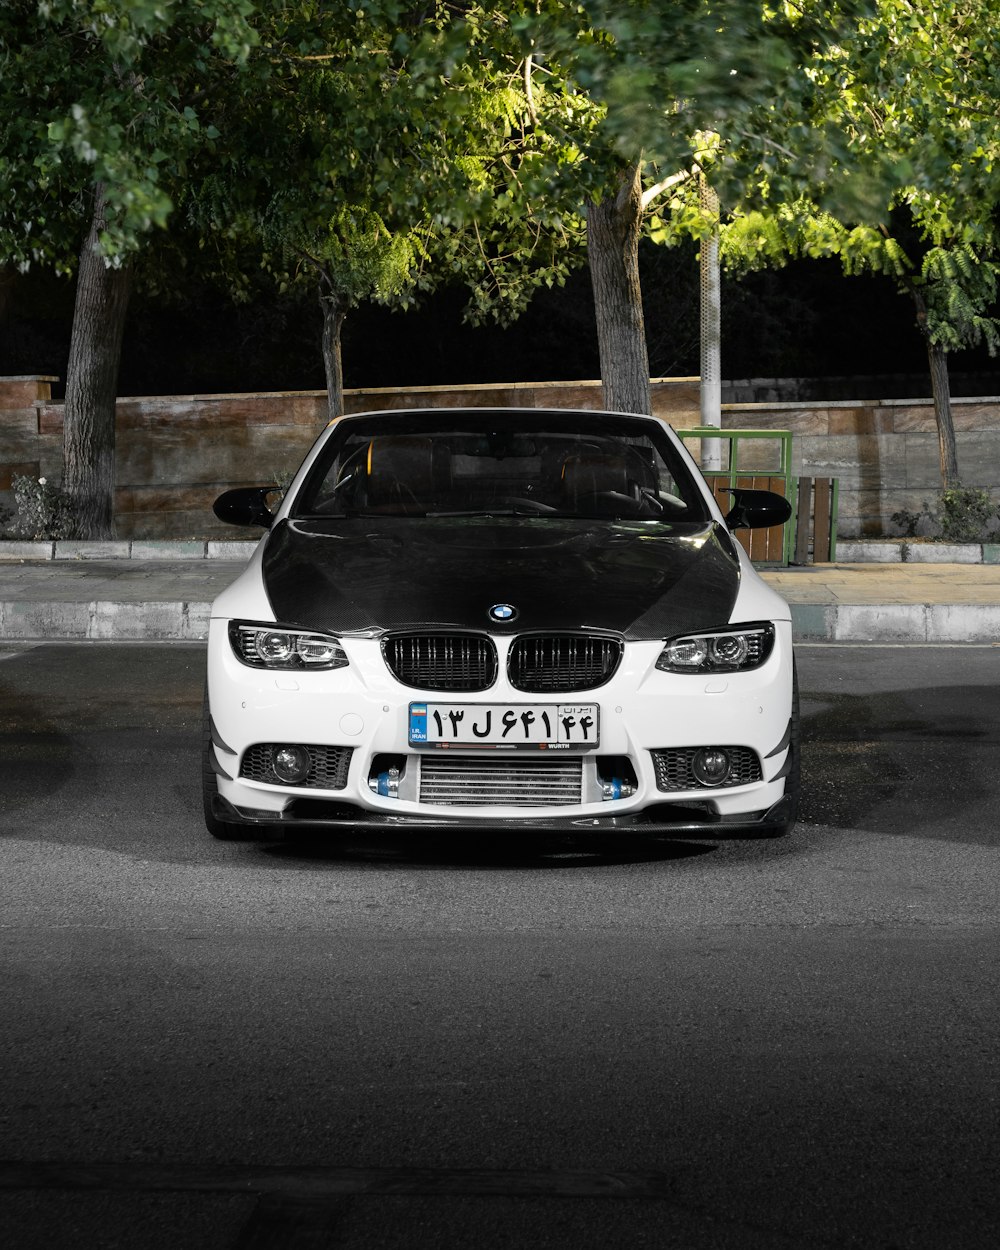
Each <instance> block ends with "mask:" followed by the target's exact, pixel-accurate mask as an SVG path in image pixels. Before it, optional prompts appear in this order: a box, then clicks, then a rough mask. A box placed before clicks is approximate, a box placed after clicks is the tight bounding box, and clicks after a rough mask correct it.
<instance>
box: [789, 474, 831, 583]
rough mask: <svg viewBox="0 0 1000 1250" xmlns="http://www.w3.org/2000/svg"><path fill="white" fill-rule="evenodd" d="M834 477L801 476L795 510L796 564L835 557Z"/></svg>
mask: <svg viewBox="0 0 1000 1250" xmlns="http://www.w3.org/2000/svg"><path fill="white" fill-rule="evenodd" d="M837 488H838V479H837V478H835V477H815V478H814V477H800V478H799V489H798V505H797V508H796V513H795V561H794V562H795V563H796V564H827V563H830V562H832V561H834V560H836V558H837Z"/></svg>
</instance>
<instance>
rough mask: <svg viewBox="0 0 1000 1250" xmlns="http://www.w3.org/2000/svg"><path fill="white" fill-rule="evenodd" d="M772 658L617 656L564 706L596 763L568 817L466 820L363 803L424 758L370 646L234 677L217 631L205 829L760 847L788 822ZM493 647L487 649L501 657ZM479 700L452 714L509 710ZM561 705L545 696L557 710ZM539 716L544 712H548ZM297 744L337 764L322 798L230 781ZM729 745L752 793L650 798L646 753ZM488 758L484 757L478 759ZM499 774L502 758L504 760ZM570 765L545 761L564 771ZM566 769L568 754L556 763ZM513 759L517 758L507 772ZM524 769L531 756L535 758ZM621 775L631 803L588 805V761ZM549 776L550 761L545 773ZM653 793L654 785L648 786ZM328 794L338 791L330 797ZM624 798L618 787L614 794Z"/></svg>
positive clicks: (488, 810)
mask: <svg viewBox="0 0 1000 1250" xmlns="http://www.w3.org/2000/svg"><path fill="white" fill-rule="evenodd" d="M775 630H776V638H775V646H774V649H773V651H772V654H771V656H770V657H769V659H768V660H767V662H766V663H765V664H764V665H762V666H761V667H760V668H759V669H755V670H752V671H749V672H745V673H734V674H724V675H719V674H716V675H708V676H706V675H701V676H696V675H693V674H670V673H663V672H660V671H658V670H657V669H656V667H655V664H656V659H657V657H658V655H659V653H660V651H661V649H662V644H660V643H658V642H655V641H653V642H641V643H629V644H628V645H627V646H626V648H625V655H624V657H623V660H622V663H621V665H620V667H619V669H618V671H617V672H616V673H615V676H614V677H613V678H612V680H611V681H610V682H608V683H607V684H606V685H604V686H602V687H600V688H598V689H597V690H595V691H592V692H588V693H587V694H586V695H573V696H569V697H570V698H572V699H574V700H578V701H580V702H583V701H586V702H588V703H594V702H596V703H598V704H599V706H600V726H601V740H600V746H599V748H598V749H597V750H596V751H595V752H593V753H588V754H586V755H585V756H584V757H583V765H582V775H583V780H584V784H583V786H582V790H581V801H580V802H565V801H563V802H561V803H560V804H559V805H552V806H550V805H546V804H544V803H542V804H539V805H537V806H535V805H532V806H525V805H519V804H515V803H497V804H492V805H490V804H484V803H483V802H482V801H479V802H477V803H476V804H475V805H472V806H460V805H455V804H454V803H434V802H427V801H421V800H420V797H419V792H418V790H417V788H416V787H415V785H413V784H410V785H409V786H403V787H402V788H401V790H400V792H398V793H396V794H395V795H392V794H388V793H382V794H380V793H377V792H375V791H374V790H373V788H372V787H373V780H372V779H373V777H374V776H375V774H376V773H377V772H378V769H379V768H380V767H382V766H383V765H382V764H380V763H379V761H385V760H387V759H391V760H397V761H398V760H400V759H402V760H403V761H404V762H405V769H406V771H411V770H412V771H411V778H412V775H414V774H415V775H416V776H419V775H420V773H421V771H422V765H421V757H422V756H426V755H427V754H433V755H437V756H438V757H439V758H440V754H441V753H440V752H429V753H428V752H426V751H422V750H421V749H419V748H413V747H411V746H410V745H409V744H408V740H407V723H408V707H409V704H410V703H411V702H412V701H415V700H420V699H422V698H428V697H431V696H428V695H427V694H426V692H422V691H417V690H413V689H411V688H409V687H406V686H403V685H401V684H400V683H399V682H397V681H396V680H395V678H394V677H393V676H392V675H391V673H390V672H389V670H388V669H387V667H386V665H385V663H384V661H383V658H382V654H381V649H380V646H379V642H378V640H377V639H370V638H350V637H346V638H343V639H342V644H343V646H344V649H345V651H346V652H347V653H348V657H349V660H350V664H349V666H348V667H346V668H341V669H336V670H332V671H328V672H278V671H272V670H260V669H253V668H249V667H248V666H246V665H244V664H242V663H240V661H239V660H237V659H236V657H235V656H234V655H233V652H232V649H231V647H230V644H229V640H228V620H227V619H225V618H218V619H214V620H213V621H212V625H211V628H210V632H209V661H208V666H209V669H208V671H209V679H208V691H209V706H210V711H211V718H212V746H211V748H210V751H211V758H210V763H211V767H212V769H213V771H214V772H215V774H216V778H217V785H218V796H217V797H216V798H214V799H213V808H214V812H215V815H216V817H217V818H218V819H219V820H222V821H224V822H226V823H228V824H231V825H239V826H245V827H246V828H247V829H248V831H249V830H251V829H252V828H254V827H260V828H266V827H280V828H284V829H292V828H315V829H327V830H331V831H334V830H338V829H341V830H344V829H359V828H370V829H394V830H400V829H410V830H413V831H415V832H416V831H421V830H423V831H432V830H440V831H448V830H452V831H459V830H470V829H471V830H483V831H487V830H491V829H500V830H504V831H515V830H518V831H539V832H558V833H570V834H573V833H580V834H583V833H586V834H602V833H607V834H612V835H613V834H615V833H643V834H650V835H667V836H678V835H680V836H685V837H691V836H701V837H710V838H722V837H729V836H740V837H745V836H748V835H750V836H753V835H756V836H769V835H770V834H773V833H777V832H781V831H782V830H783V828H784V827H785V826H786V821H787V817H788V806H789V803H788V800H787V798H786V795H785V777H786V775H787V771H788V762H789V755H788V740H789V723H790V716H791V703H792V660H791V630H790V625H789V623H788V622H786V621H785V622H783V621H778V622H776V623H775ZM503 641H504V640H499V639H498V644H500V645H502V643H503ZM500 672H501V676H500V677H499V678H498V680H497V683H496V685H495V686H494V687H493V688H491V689H490V691H489V692H487V693H486V694H485V695H468V696H466V695H463V696H461V701H462V702H465V703H475V702H484V703H486V702H492V703H496V702H498V701H504V700H506V701H510V702H515V703H523V702H525V698H526V697H525V695H524V694H523V693H521V692H518V691H515V690H513V689H511V688H510V687H507V686H506V685H505V679H504V678H503V676H502V674H503V672H504V667H503V665H501V669H500ZM566 698H567V696H559V698H558V701H565V699H566ZM553 701H555V700H553ZM280 742H287V743H299V744H308V745H316V746H319V745H321V746H322V747H324V748H335V749H336V748H339V749H343V750H344V751H345V752H349V761H350V762H349V765H348V766H347V768H346V771H345V774H344V776H343V778H338V782H337V787H336V788H335V789H323V788H317V787H316V786H315V785H312V786H296V785H282V784H280V783H277V782H275V781H273V780H268V779H260V778H259V776H258V777H257V778H253V777H247V776H241V767H242V764H243V760H244V756H245V754H246V752H247V751H248V750H249V749H250V748H251V747H254V746H256V745H258V744H261V743H280ZM720 744H735V745H738V746H739V747H741V748H747V749H749V750H750V751H752V752H753V753H755V755H756V756H757V758H758V759H759V761H760V765H761V768H760V777H759V780H754V781H751V782H749V783H747V784H740V785H734V786H725V787H721V788H701V787H696V788H691V789H682V790H675V791H671V792H666V791H664V790H663V789H661V788H660V787H659V785H658V775H657V771H656V767H655V764H654V756H653V753H654V752H657V751H664V750H670V749H675V748H685V747H691V746H707V745H720ZM447 754H448V755H449V757H450V758H451V759H455V760H457V759H460V758H462V757H466V758H467V759H468V760H469V761H470V764H472V763H473V762H474V761H475V760H476V758H477V756H478V758H479V759H481V758H482V757H483V753H474V752H473V753H469V752H464V751H462V750H453V751H449V752H448V753H447ZM486 754H488V755H490V756H492V757H494V758H496V756H497V753H496V752H488V753H486ZM504 754H505V755H507V756H508V758H511V756H510V755H508V753H504ZM569 754H570V753H562V752H560V753H559V756H560V757H561V758H562V759H565V758H566V756H567V755H569ZM572 754H573V755H574V756H575V754H576V753H575V752H574V753H572ZM518 756H519V757H520V758H524V757H523V756H520V753H518ZM535 758H536V759H537V756H536V757H535ZM608 759H615V760H626V761H628V763H629V765H630V767H631V769H632V770H633V773H634V792H633V793H622V794H621V796H620V797H618V796H616V797H614V798H610V799H609V798H606V797H604V796H603V795H602V787H601V785H600V784H598V783H599V782H600V777H599V773H600V772H601V769H602V767H603V765H602V763H601V761H602V760H604V761H606V760H608ZM554 763H555V760H553V764H554ZM661 780H662V779H661ZM341 781H342V784H341ZM629 788H631V787H629Z"/></svg>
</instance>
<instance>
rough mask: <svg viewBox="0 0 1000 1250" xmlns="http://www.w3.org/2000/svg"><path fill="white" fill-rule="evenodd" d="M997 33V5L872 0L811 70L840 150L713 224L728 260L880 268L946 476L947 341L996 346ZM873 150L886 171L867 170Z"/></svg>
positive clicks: (999, 266) (949, 446)
mask: <svg viewBox="0 0 1000 1250" xmlns="http://www.w3.org/2000/svg"><path fill="white" fill-rule="evenodd" d="M998 34H1000V15H998V14H997V12H995V11H993V10H992V9H991V8H990V6H986V7H985V8H984V6H982V5H980V4H978V3H974V2H973V0H946V2H942V3H937V2H936V0H935V3H933V4H931V3H929V2H928V0H881V3H880V4H879V6H878V11H877V13H876V14H875V15H874V16H873V17H872V18H871V19H870V20H868V21H865V22H862V23H860V24H859V26H858V29H857V32H856V39H855V40H854V42H853V43H849V44H847V45H845V46H843V47H838V48H836V49H834V50H832V51H831V54H830V56H829V57H828V59H827V60H826V61H825V62H822V61H821V62H819V63H818V64H817V66H816V67H815V69H814V73H815V76H816V79H817V83H818V86H819V88H820V90H819V93H818V97H817V98H818V99H819V100H821V101H822V107H823V109H824V110H825V116H826V118H827V120H828V121H832V122H836V123H838V124H839V125H840V126H841V127H842V129H843V131H844V133H845V135H847V136H848V138H849V141H850V148H849V151H848V153H847V156H848V159H847V160H843V159H841V160H840V161H839V162H835V163H831V164H830V165H829V166H828V167H827V168H825V169H824V170H823V176H822V177H820V178H817V180H816V182H815V184H814V185H813V186H812V187H810V188H809V193H808V194H807V195H800V196H798V197H795V198H793V199H792V200H790V201H788V202H785V203H780V202H778V203H776V204H775V205H774V207H773V208H771V209H770V210H769V211H764V212H762V211H760V210H754V211H750V212H737V213H735V214H734V216H733V219H732V220H731V222H730V223H729V224H728V227H727V228H726V231H725V241H724V253H725V255H726V257H727V259H728V261H729V263H730V265H731V266H734V267H736V268H741V267H743V268H746V267H753V266H757V267H759V266H761V265H763V264H779V265H780V264H781V263H783V262H784V260H785V259H786V258H787V257H789V256H796V255H799V256H801V255H805V256H837V257H839V258H840V260H841V263H842V264H843V267H844V271H845V273H847V274H858V273H881V274H885V275H888V276H889V277H890V278H892V280H893V281H894V282H895V284H896V287H897V289H898V290H899V291H900V293H901V294H903V295H905V296H907V298H908V299H909V300H910V301H911V306H912V308H913V312H914V320H915V324H916V327H917V329H918V331H919V332H920V334H921V336H922V338H923V340H924V344H925V347H926V351H927V358H928V372H929V376H930V381H931V390H932V394H933V397H934V413H935V418H936V423H937V428H938V442H939V449H940V465H941V479H942V483H943V485H944V487H945V488H946V489H947V488H950V487H954V486H957V485H958V483H959V469H958V457H957V451H956V442H955V429H954V422H953V419H952V412H951V395H950V386H949V381H948V353H949V352H951V351H955V350H958V349H960V348H967V347H975V346H978V345H979V344H980V343H983V342H985V343H986V345H987V346H988V347H989V349H990V350H991V351H995V350H996V349H997V347H998V346H1000V321H998V319H997V317H996V316H995V312H994V309H995V301H996V294H997V276H998V274H1000V250H998V243H1000V240H998V237H997V218H996V207H997V200H998V196H1000V187H998V184H997V181H996V178H995V175H994V173H993V170H994V165H995V161H996V159H997V157H998V155H1000V141H998V139H997V134H996V126H995V112H996V101H995V85H994V83H993V78H992V72H993V71H992V58H993V49H994V46H995V43H996V39H997V36H998ZM879 163H881V166H882V168H883V169H891V170H892V171H893V179H892V181H891V182H889V183H879V182H878V181H877V180H875V179H873V178H872V174H871V171H873V170H875V169H877V168H878V166H879ZM859 170H860V171H862V172H861V174H860V175H859V173H858V171H859ZM865 171H868V173H867V177H866V174H865ZM857 181H860V182H861V193H860V194H859V193H857V192H855V193H854V194H848V195H846V196H840V198H839V201H838V198H837V195H836V190H837V188H838V187H839V188H845V187H846V188H850V187H851V185H852V184H853V183H856V182H857ZM838 204H839V205H841V206H842V207H838ZM831 209H832V210H833V211H831Z"/></svg>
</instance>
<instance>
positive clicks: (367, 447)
mask: <svg viewBox="0 0 1000 1250" xmlns="http://www.w3.org/2000/svg"><path fill="white" fill-rule="evenodd" d="M292 515H293V516H295V517H297V518H306V517H345V516H445V515H449V516H454V515H473V516H475V515H488V516H501V515H509V516H563V517H565V516H570V517H605V518H607V517H613V518H622V519H637V520H656V521H704V520H706V519H707V518H708V510H707V508H706V505H705V502H704V500H703V498H702V496H701V494H700V493H699V491H698V489H697V488H696V486H695V484H694V482H693V480H692V477H691V473H690V470H689V469H688V468H687V466H686V465H685V463H684V461H683V460H682V458H681V456H680V455H679V454H678V453H677V451H676V449H675V448H674V446H673V445H672V444H671V442H670V440H669V439H668V438H667V437H666V435H665V434H664V432H663V430H662V429H660V427H659V426H658V425H657V424H656V423H655V422H653V421H649V420H643V419H642V418H638V417H637V418H630V417H621V416H617V415H611V416H605V415H603V414H593V413H546V412H538V411H532V410H530V409H526V410H525V411H524V412H516V413H510V412H500V413H498V412H492V411H490V410H486V409H482V410H475V411H462V412H440V411H424V412H405V413H400V414H399V415H398V416H397V415H396V414H390V415H386V414H381V415H379V416H378V417H372V418H364V417H359V418H348V419H345V420H344V421H342V422H341V423H339V424H338V426H337V428H336V430H335V432H334V434H333V435H332V436H331V438H330V441H329V443H328V444H327V446H326V447H325V448H324V450H323V454H322V455H321V456H320V457H319V459H318V460H317V462H316V464H315V465H314V466H313V468H312V471H311V472H310V474H309V476H308V478H307V479H306V482H305V484H304V485H303V488H302V490H301V491H300V493H299V496H298V498H297V499H296V500H295V502H294V505H293V508H292Z"/></svg>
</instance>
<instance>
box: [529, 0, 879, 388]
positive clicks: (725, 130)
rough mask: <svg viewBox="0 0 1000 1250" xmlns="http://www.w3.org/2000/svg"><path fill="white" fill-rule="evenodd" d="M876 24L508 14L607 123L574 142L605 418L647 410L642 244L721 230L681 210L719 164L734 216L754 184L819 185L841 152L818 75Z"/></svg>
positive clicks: (624, 11) (745, 12) (732, 1)
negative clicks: (703, 175) (815, 167)
mask: <svg viewBox="0 0 1000 1250" xmlns="http://www.w3.org/2000/svg"><path fill="white" fill-rule="evenodd" d="M865 9H866V4H865V2H864V0H858V2H857V3H855V2H854V0H844V2H843V3H837V0H830V2H829V3H827V4H824V5H822V6H812V7H810V8H809V9H807V10H801V9H797V8H794V7H793V6H790V5H788V6H785V5H780V6H767V5H764V6H762V5H760V4H759V3H756V2H755V0H727V2H726V3H719V2H718V0H682V2H681V3H677V2H676V0H670V2H668V0H628V2H626V3H620V2H615V0H583V2H582V3H569V2H568V0H567V2H566V3H562V2H560V0H533V2H532V3H523V4H517V5H515V6H513V8H512V17H511V22H512V25H513V27H514V29H515V30H516V31H517V32H518V33H519V35H520V37H521V39H522V41H523V43H524V46H525V47H526V49H528V50H530V51H531V53H532V54H533V55H534V56H535V57H536V60H537V61H538V62H539V63H542V64H544V65H545V66H546V67H547V68H548V69H550V70H552V71H553V72H555V73H556V74H557V75H558V76H561V77H562V78H563V79H564V80H565V81H566V82H567V83H568V84H571V86H570V89H571V90H575V91H578V92H580V93H581V94H583V95H585V96H586V97H587V98H588V99H589V101H590V104H591V106H592V107H593V108H596V109H597V110H598V115H599V119H600V120H599V124H597V125H596V126H594V127H592V128H591V129H590V130H589V131H588V132H587V133H585V134H578V135H577V136H576V141H575V147H576V156H575V159H574V160H573V163H572V170H573V174H574V177H575V179H576V193H577V195H578V196H579V197H580V198H582V199H583V201H584V203H585V204H586V205H587V226H588V242H587V246H588V258H589V264H590V269H591V274H592V276H593V279H594V288H595V300H596V307H597V326H598V343H599V350H600V357H601V377H602V383H603V394H604V404H605V407H607V408H618V409H625V410H638V411H649V410H650V407H651V396H650V390H649V370H648V363H647V355H646V348H645V341H644V326H643V320H642V309H641V301H640V290H639V283H638V259H637V249H638V242H639V239H640V237H641V235H642V233H643V230H644V229H648V230H650V231H651V232H652V233H653V235H654V237H656V238H658V239H659V240H661V241H671V240H676V239H677V238H679V237H681V236H682V235H685V234H686V235H689V236H694V237H705V236H706V235H708V234H710V233H711V232H712V231H713V230H714V228H715V222H714V220H710V218H709V216H707V215H706V213H704V212H702V211H701V210H699V209H698V208H697V207H694V208H692V207H691V206H690V204H688V203H687V202H686V201H683V200H677V199H676V198H675V195H674V193H675V190H676V188H678V187H679V186H680V185H682V184H684V183H686V182H689V183H695V182H696V179H695V178H694V175H695V174H698V173H700V172H703V171H704V170H705V168H706V167H707V166H708V165H709V164H710V167H711V174H712V179H713V183H714V184H716V190H717V191H718V192H719V194H720V195H721V197H722V199H723V201H724V202H725V201H727V199H732V198H735V196H736V194H737V193H738V194H739V195H741V196H742V195H745V193H746V186H747V183H748V181H749V180H751V178H752V180H753V185H754V186H755V187H760V186H761V185H765V184H766V185H768V186H769V187H772V188H774V187H778V186H783V185H784V184H785V183H786V182H787V183H788V184H789V185H793V186H796V187H799V188H801V186H802V185H803V182H805V183H808V182H809V180H810V178H811V177H812V175H811V173H810V171H809V164H810V161H812V160H813V159H814V157H815V154H816V150H817V145H819V146H820V147H821V148H822V147H824V146H829V148H830V149H831V152H833V153H837V152H839V151H840V150H841V149H842V148H843V136H842V135H841V134H840V133H839V132H838V131H837V130H836V128H835V127H834V126H833V125H832V124H829V125H820V124H817V123H816V121H815V118H814V117H813V116H811V115H809V110H808V103H809V101H810V99H811V98H812V96H813V95H814V94H815V90H816V89H815V84H814V82H813V79H812V77H811V72H810V69H811V63H812V60H813V58H814V57H815V56H816V55H817V53H818V52H819V51H820V50H822V49H826V48H828V47H831V46H834V45H835V44H836V42H837V40H838V39H840V38H841V37H842V35H843V33H844V32H845V30H847V29H849V28H851V27H852V25H853V24H854V23H856V21H857V19H858V14H859V13H862V12H864V11H865ZM538 119H539V125H541V126H545V125H547V124H548V119H547V118H546V117H545V116H544V115H543V114H541V113H540V112H539V114H538ZM554 129H555V130H556V131H558V129H559V127H558V123H557V124H556V126H555V128H554ZM572 146H573V145H572V144H570V143H569V142H566V143H564V145H563V149H562V150H563V151H565V152H568V151H570V150H571V148H572Z"/></svg>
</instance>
